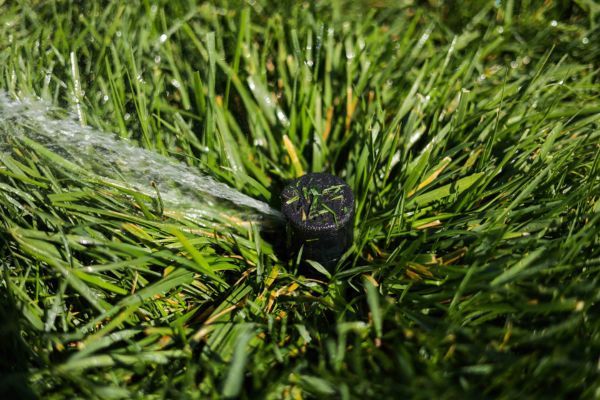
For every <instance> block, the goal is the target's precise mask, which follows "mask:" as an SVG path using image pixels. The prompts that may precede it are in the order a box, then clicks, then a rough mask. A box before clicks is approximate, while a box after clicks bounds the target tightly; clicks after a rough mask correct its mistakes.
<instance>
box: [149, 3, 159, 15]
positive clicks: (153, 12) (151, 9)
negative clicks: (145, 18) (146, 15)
mask: <svg viewBox="0 0 600 400" xmlns="http://www.w3.org/2000/svg"><path fill="white" fill-rule="evenodd" d="M157 11H158V6H157V5H156V4H152V7H150V12H151V13H152V14H156V12H157Z"/></svg>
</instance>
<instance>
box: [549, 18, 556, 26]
mask: <svg viewBox="0 0 600 400" xmlns="http://www.w3.org/2000/svg"><path fill="white" fill-rule="evenodd" d="M550 26H552V27H556V26H558V22H557V21H556V20H555V19H553V20H552V22H550Z"/></svg>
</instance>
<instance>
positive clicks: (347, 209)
mask: <svg viewBox="0 0 600 400" xmlns="http://www.w3.org/2000/svg"><path fill="white" fill-rule="evenodd" d="M281 204H282V206H281V210H282V212H283V215H284V216H285V218H286V221H287V247H288V249H289V250H290V251H292V252H293V253H296V252H298V251H299V250H300V248H301V247H302V246H304V248H303V250H302V257H303V258H304V259H309V260H314V261H318V262H319V263H321V264H322V265H324V266H333V265H334V264H335V262H336V261H337V260H338V259H339V258H340V256H341V255H342V254H344V252H345V251H346V250H348V248H349V247H350V246H351V245H352V240H353V228H354V195H353V194H352V189H350V186H348V185H347V184H346V182H344V181H343V180H342V179H341V178H338V177H337V176H334V175H331V174H327V173H311V174H306V175H304V176H302V177H300V178H298V179H296V180H294V181H292V182H291V183H290V184H289V185H287V186H286V187H285V189H283V192H281Z"/></svg>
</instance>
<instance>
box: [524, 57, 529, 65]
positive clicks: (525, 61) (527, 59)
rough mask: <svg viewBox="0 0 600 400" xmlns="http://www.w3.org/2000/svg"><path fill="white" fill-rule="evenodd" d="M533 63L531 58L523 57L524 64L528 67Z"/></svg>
mask: <svg viewBox="0 0 600 400" xmlns="http://www.w3.org/2000/svg"><path fill="white" fill-rule="evenodd" d="M530 62H531V58H529V56H525V57H523V64H525V65H527V64H529V63H530Z"/></svg>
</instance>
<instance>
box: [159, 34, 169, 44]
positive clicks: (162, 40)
mask: <svg viewBox="0 0 600 400" xmlns="http://www.w3.org/2000/svg"><path fill="white" fill-rule="evenodd" d="M158 40H159V41H160V42H161V43H164V42H166V41H167V34H166V33H163V34H162V35H160V38H159V39H158Z"/></svg>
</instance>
